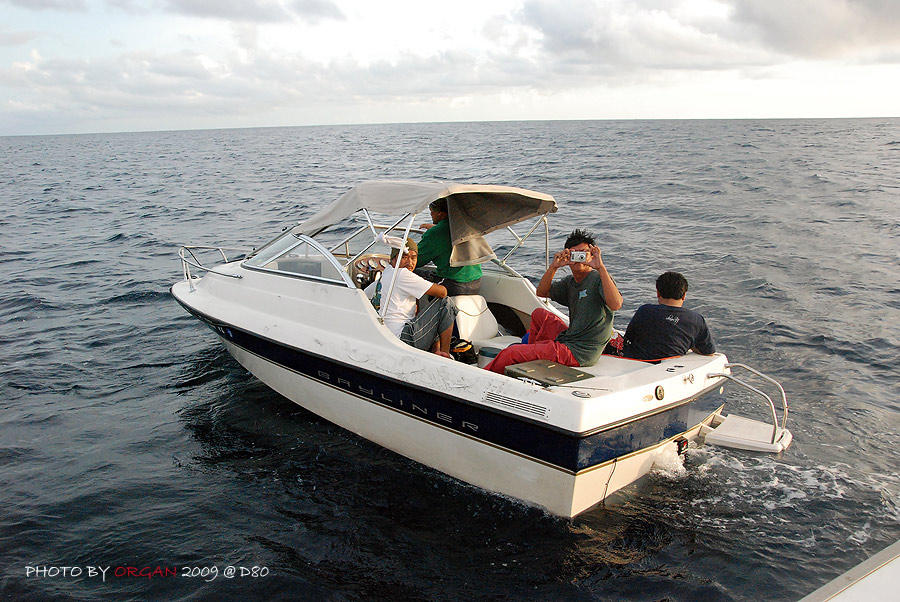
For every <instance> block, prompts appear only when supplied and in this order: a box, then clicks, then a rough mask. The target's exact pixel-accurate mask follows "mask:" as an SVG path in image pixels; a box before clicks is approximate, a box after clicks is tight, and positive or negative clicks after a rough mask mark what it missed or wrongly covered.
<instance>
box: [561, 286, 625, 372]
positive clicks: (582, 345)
mask: <svg viewBox="0 0 900 602" xmlns="http://www.w3.org/2000/svg"><path fill="white" fill-rule="evenodd" d="M550 299H552V300H553V301H555V302H557V303H559V304H560V305H565V306H566V307H568V308H569V327H568V328H567V329H566V330H564V331H562V332H561V333H560V334H559V336H558V337H556V340H557V342H559V343H562V344H564V345H565V346H566V347H568V348H569V349H570V350H571V351H572V355H574V356H575V359H576V360H578V363H579V364H581V365H582V366H593V365H594V364H596V363H597V360H598V359H600V356H601V355H602V354H603V349H604V348H605V347H606V344H607V343H608V342H609V339H610V338H611V337H612V330H613V315H614V312H613V310H611V309H610V308H609V307H607V305H606V300H605V299H604V298H603V282H602V280H601V278H600V274H599V273H597V272H596V271H591V273H589V274H588V275H587V276H585V277H584V280H582V281H581V282H580V283H579V282H575V278H574V276H572V275H569V276H566V277H565V278H560V279H559V280H554V281H553V284H551V285H550Z"/></svg>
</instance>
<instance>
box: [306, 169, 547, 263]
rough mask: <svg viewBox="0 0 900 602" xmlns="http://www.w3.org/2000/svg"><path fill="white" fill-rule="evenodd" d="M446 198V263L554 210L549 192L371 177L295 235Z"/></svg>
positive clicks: (467, 257) (475, 259)
mask: <svg viewBox="0 0 900 602" xmlns="http://www.w3.org/2000/svg"><path fill="white" fill-rule="evenodd" d="M440 198H446V199H447V211H448V214H449V220H450V235H451V238H452V240H453V247H454V248H453V253H452V255H451V258H450V263H451V265H471V264H475V263H481V262H483V261H487V260H488V259H490V258H491V257H493V252H492V251H491V249H490V246H488V244H487V242H486V241H485V240H484V238H483V236H484V235H485V234H488V233H489V232H493V231H494V230H498V229H500V228H505V227H506V226H511V225H513V224H516V223H518V222H521V221H523V220H527V219H529V218H533V217H538V216H541V215H546V214H547V213H555V212H556V209H557V207H556V201H555V200H554V199H553V197H552V196H550V195H549V194H543V193H541V192H534V191H532V190H525V189H524V188H513V187H511V186H489V185H481V184H455V183H452V182H411V181H374V182H363V183H361V184H358V185H356V186H355V187H353V188H352V189H351V190H350V191H348V192H347V193H346V194H344V195H343V196H342V197H340V198H339V199H338V200H336V201H335V202H333V203H332V204H331V205H329V206H327V207H326V208H325V209H323V210H322V211H320V212H319V213H317V214H316V215H314V216H312V217H311V218H309V219H308V220H306V221H304V222H301V223H300V224H298V225H297V226H296V227H295V228H294V232H295V233H298V234H306V235H309V236H312V235H315V234H316V233H318V232H320V231H322V230H323V229H325V228H327V227H328V226H331V225H333V224H336V223H338V222H340V221H341V220H343V219H345V218H347V217H349V216H351V215H353V214H354V213H356V212H357V211H359V210H361V209H367V210H369V211H374V212H377V213H383V214H386V215H393V216H400V215H405V214H412V215H415V214H417V213H420V212H422V211H424V210H425V209H426V208H427V207H428V205H429V204H430V203H431V202H432V201H435V200H437V199H440Z"/></svg>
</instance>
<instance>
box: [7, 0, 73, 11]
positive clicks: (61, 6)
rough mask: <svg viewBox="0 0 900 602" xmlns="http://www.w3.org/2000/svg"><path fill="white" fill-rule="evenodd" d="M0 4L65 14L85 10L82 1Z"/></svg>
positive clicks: (33, 0)
mask: <svg viewBox="0 0 900 602" xmlns="http://www.w3.org/2000/svg"><path fill="white" fill-rule="evenodd" d="M2 2H3V3H5V4H9V5H10V6H15V7H17V8H26V9H28V10H60V11H65V12H84V11H85V10H87V5H86V4H85V1H84V0H2Z"/></svg>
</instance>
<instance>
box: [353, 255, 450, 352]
mask: <svg viewBox="0 0 900 602" xmlns="http://www.w3.org/2000/svg"><path fill="white" fill-rule="evenodd" d="M406 248H407V249H408V250H407V251H405V252H404V253H403V256H402V257H401V258H400V265H399V268H398V269H397V270H395V268H394V265H396V264H397V258H398V257H399V256H400V251H399V249H393V250H392V252H391V265H389V266H388V267H386V268H385V269H384V273H383V274H382V275H381V278H380V279H379V280H378V281H376V282H373V283H372V284H370V285H369V286H368V287H367V288H366V291H365V292H366V296H368V297H369V299H372V298H373V297H374V298H375V301H373V303H374V304H376V307H378V306H380V304H381V303H383V302H384V301H383V300H381V297H382V295H384V296H386V295H387V293H388V291H389V290H391V282H392V281H393V280H394V273H395V272H396V273H397V281H396V282H395V283H394V288H393V291H391V298H390V302H389V303H388V306H387V310H386V313H385V314H384V325H385V326H387V327H388V330H390V331H391V332H393V333H394V334H395V335H397V337H399V338H400V340H401V341H403V342H404V343H406V344H407V345H412V346H413V347H415V348H416V349H423V350H425V351H431V352H432V353H436V354H438V355H440V356H443V357H447V358H452V356H451V355H450V337H451V336H452V334H453V322H454V320H455V319H456V307H455V306H454V305H453V304H452V303H451V302H450V300H449V298H447V289H446V288H444V287H443V286H441V285H440V284H434V283H433V282H429V281H428V280H425V279H424V278H422V277H421V276H418V275H416V274H414V273H413V270H414V269H415V268H416V262H417V261H418V257H419V249H418V246H417V245H416V243H415V241H413V240H412V239H411V238H407V239H406ZM426 295H429V296H431V297H435V299H434V300H433V301H432V302H431V303H429V304H428V305H427V306H426V307H423V308H422V309H421V311H419V312H418V313H417V312H416V306H417V303H416V302H417V300H419V299H422V298H423V297H425V296H426Z"/></svg>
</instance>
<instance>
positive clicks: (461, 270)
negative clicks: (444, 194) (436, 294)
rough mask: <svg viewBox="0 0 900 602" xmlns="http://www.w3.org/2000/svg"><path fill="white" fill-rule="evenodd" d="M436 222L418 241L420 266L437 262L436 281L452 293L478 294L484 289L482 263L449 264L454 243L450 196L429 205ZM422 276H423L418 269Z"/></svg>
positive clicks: (450, 294)
mask: <svg viewBox="0 0 900 602" xmlns="http://www.w3.org/2000/svg"><path fill="white" fill-rule="evenodd" d="M428 209H429V210H430V211H431V221H432V223H433V224H434V225H432V226H423V227H426V228H428V229H427V230H426V231H425V233H424V234H422V238H421V240H419V265H420V266H424V265H426V264H428V263H429V262H431V263H434V265H435V267H436V268H437V269H436V270H435V275H436V277H437V283H438V284H440V285H442V286H444V287H445V288H446V289H447V294H448V295H449V296H453V295H475V294H477V293H478V290H479V289H480V288H481V266H480V265H464V266H459V267H454V266H451V265H450V253H451V252H452V251H453V243H452V242H451V241H450V220H449V219H447V199H437V200H436V201H433V202H432V203H431V205H429V206H428ZM417 273H418V274H419V275H420V276H422V275H424V274H422V273H421V272H417Z"/></svg>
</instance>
